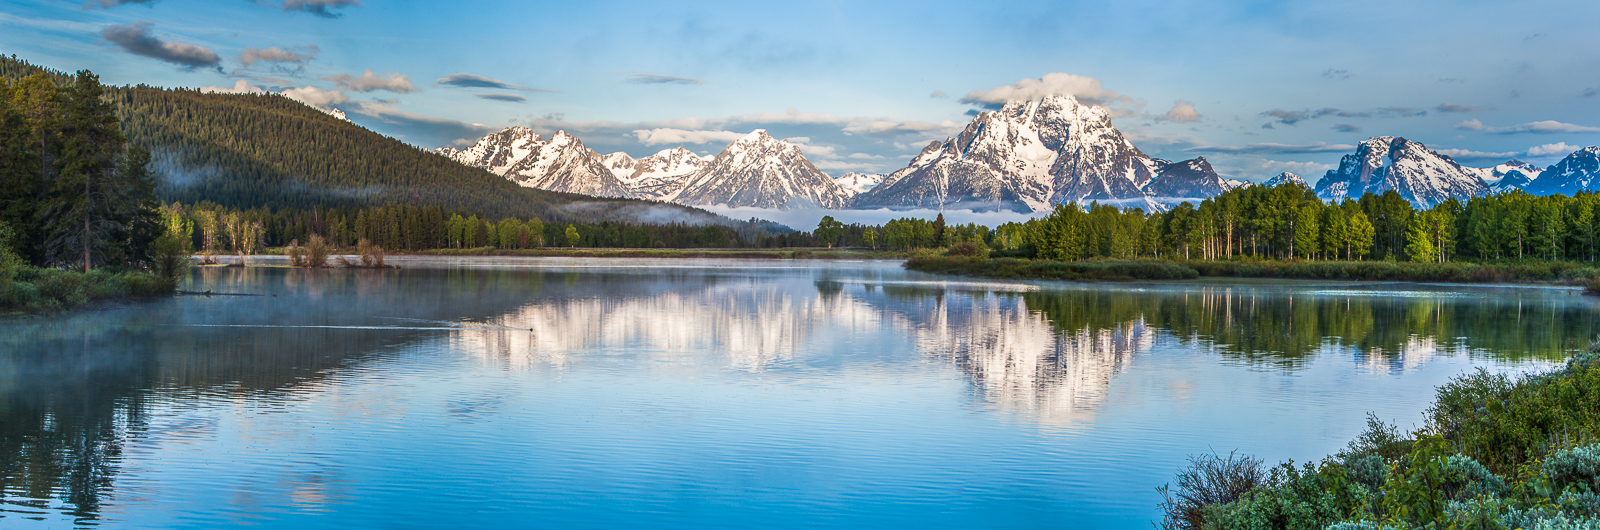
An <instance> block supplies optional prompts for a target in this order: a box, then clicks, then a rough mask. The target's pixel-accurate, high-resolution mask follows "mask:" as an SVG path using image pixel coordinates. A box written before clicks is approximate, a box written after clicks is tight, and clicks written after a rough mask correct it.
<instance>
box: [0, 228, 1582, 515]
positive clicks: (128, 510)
mask: <svg viewBox="0 0 1600 530" xmlns="http://www.w3.org/2000/svg"><path fill="white" fill-rule="evenodd" d="M401 262H402V263H403V264H405V266H406V268H405V269H403V270H398V271H356V270H312V271H308V270H287V269H273V268H260V269H205V270H198V271H196V272H195V275H194V277H193V280H192V283H191V285H190V287H189V288H190V289H199V290H205V289H211V290H214V291H216V292H230V293H253V294H261V295H265V296H252V297H236V296H228V297H224V296H215V297H209V298H207V297H193V296H190V297H179V298H175V299H172V300H166V301H160V302H153V303H146V304H137V305H131V306H126V307H120V308H114V309H107V310H100V311H92V312H82V313H75V314H70V315H65V316H58V317H53V318H48V319H34V320H25V321H10V322H0V527H5V528H66V527H74V526H84V527H87V526H112V527H138V528H150V527H169V528H170V527H176V528H218V527H227V526H238V525H253V526H257V527H265V528H346V527H351V526H364V527H385V528H440V527H517V528H522V527H561V528H616V527H624V526H628V527H648V528H748V527H756V526H760V527H768V528H815V527H921V528H974V527H977V528H1019V527H1065V528H1149V521H1150V520H1151V519H1152V518H1154V517H1155V516H1156V512H1155V504H1156V502H1157V501H1158V496H1157V495H1156V493H1155V490H1154V487H1155V486H1158V485H1160V484H1162V483H1164V482H1167V481H1168V480H1170V478H1171V476H1172V473H1173V472H1174V471H1175V470H1177V469H1178V468H1180V467H1182V465H1183V464H1184V460H1185V457H1186V455H1191V454H1195V453H1202V452H1209V451H1217V452H1221V453H1226V452H1228V451H1232V450H1239V451H1241V452H1244V453H1248V454H1253V455H1257V456H1260V457H1263V458H1265V459H1267V460H1268V461H1278V460H1284V459H1294V460H1297V461H1306V460H1314V459H1318V458H1321V457H1322V456H1324V455H1327V454H1329V453H1331V452H1334V451H1336V450H1338V449H1339V448H1340V447H1341V446H1343V445H1344V444H1345V443H1346V442H1347V441H1348V440H1349V439H1350V438H1352V437H1353V436H1355V435H1356V434H1357V433H1358V432H1360V430H1361V429H1362V427H1363V425H1364V417H1365V414H1366V413H1367V412H1368V411H1372V412H1375V413H1377V414H1378V415H1379V416H1381V417H1383V418H1385V419H1389V420H1392V421H1396V422H1398V423H1399V424H1400V425H1402V426H1415V425H1418V424H1419V423H1420V421H1421V419H1422V415H1421V413H1422V411H1423V410H1424V409H1425V408H1426V407H1427V406H1428V403H1429V402H1430V401H1431V400H1432V397H1433V387H1434V386H1436V385H1438V384H1441V383H1443V382H1445V381H1447V380H1448V379H1449V378H1451V377H1453V376H1456V375H1459V374H1461V373H1463V372H1466V371H1469V370H1473V369H1475V368H1477V367H1483V368H1486V369H1488V370H1492V371H1530V370H1546V369H1549V368H1550V367H1551V366H1553V362H1555V361H1559V360H1560V359H1561V358H1562V357H1563V356H1564V355H1566V354H1567V353H1568V352H1569V351H1572V350H1575V349H1577V348H1579V347H1581V346H1583V345H1586V344H1587V341H1586V340H1585V339H1584V338H1585V337H1592V336H1594V335H1595V333H1596V332H1597V331H1600V319H1597V318H1596V316H1595V315H1596V311H1595V309H1596V307H1595V306H1596V302H1595V301H1593V300H1590V299H1588V298H1585V297H1581V296H1577V295H1576V294H1575V293H1574V292H1573V291H1569V290H1561V289H1531V288H1515V289H1513V288H1483V287H1462V286H1419V285H1409V284H1350V283H1295V284H1256V285H1224V284H1185V285H1157V284H1132V285H1128V284H1098V285H1082V284H1045V283H1029V282H996V281H982V280H964V281H955V280H950V279H947V278H939V277H933V276H926V275H921V274H915V273H907V272H905V271H903V270H901V269H900V268H899V265H898V263H896V262H783V261H726V260H718V261H694V260H610V261H608V260H582V259H456V260H443V259H440V260H426V259H410V260H402V261H401Z"/></svg>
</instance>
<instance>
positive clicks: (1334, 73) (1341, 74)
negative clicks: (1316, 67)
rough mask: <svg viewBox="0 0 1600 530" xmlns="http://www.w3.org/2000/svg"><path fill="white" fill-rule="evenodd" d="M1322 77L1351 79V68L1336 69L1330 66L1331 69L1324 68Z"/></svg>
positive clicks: (1341, 79)
mask: <svg viewBox="0 0 1600 530" xmlns="http://www.w3.org/2000/svg"><path fill="white" fill-rule="evenodd" d="M1322 77H1324V78H1326V79H1337V80H1340V81H1343V80H1345V79H1349V78H1350V71H1349V70H1335V69H1333V68H1329V69H1327V70H1324V71H1323V72H1322Z"/></svg>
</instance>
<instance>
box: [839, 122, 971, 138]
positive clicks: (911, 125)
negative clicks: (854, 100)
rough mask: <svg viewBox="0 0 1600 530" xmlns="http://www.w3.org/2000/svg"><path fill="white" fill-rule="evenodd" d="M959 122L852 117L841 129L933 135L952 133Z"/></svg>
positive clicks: (870, 132)
mask: <svg viewBox="0 0 1600 530" xmlns="http://www.w3.org/2000/svg"><path fill="white" fill-rule="evenodd" d="M960 127H961V125H960V124H957V123H956V122H953V121H950V120H944V121H941V122H939V123H931V122H925V121H918V120H899V121H896V120H873V119H860V118H858V119H853V120H849V121H847V122H846V123H845V125H844V128H843V129H841V130H843V131H844V132H845V134H867V135H872V136H886V137H893V136H901V135H905V134H923V133H934V134H935V135H940V134H950V133H954V131H955V130H959V128H960Z"/></svg>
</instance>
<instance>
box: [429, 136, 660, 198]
mask: <svg viewBox="0 0 1600 530" xmlns="http://www.w3.org/2000/svg"><path fill="white" fill-rule="evenodd" d="M435 152H437V153H439V154H441V155H444V156H447V157H450V158H451V159H454V160H455V161H457V162H460V163H462V164H466V165H469V166H473V167H480V168H483V169H486V170H489V171H490V172H492V173H494V174H496V175H500V176H503V177H506V178H508V179H511V180H512V181H514V182H516V183H518V184H521V185H523V186H527V187H530V188H540V189H546V190H553V191H563V192H567V193H581V194H584V195H594V196H598V197H632V196H633V194H632V193H631V192H629V190H628V189H627V187H626V186H623V184H622V180H621V179H618V178H617V176H616V174H615V173H613V172H612V171H611V168H609V167H606V164H605V161H604V159H603V158H601V157H600V155H599V154H598V153H595V152H594V151H593V150H591V149H589V148H588V147H585V146H584V145H583V142H582V141H579V140H578V139H577V138H576V137H574V136H572V135H570V134H567V132H566V131H556V134H555V135H553V136H551V137H550V139H549V140H548V141H547V140H545V139H543V138H541V137H540V136H539V135H538V134H535V133H534V132H533V130H532V129H529V128H527V127H507V128H505V129H502V130H500V131H498V132H494V133H490V134H489V135H487V136H484V137H483V138H481V139H479V140H478V143H476V144H474V145H473V146H472V147H468V148H466V149H453V148H449V147H444V148H439V149H437V150H435ZM624 156H626V155H624Z"/></svg>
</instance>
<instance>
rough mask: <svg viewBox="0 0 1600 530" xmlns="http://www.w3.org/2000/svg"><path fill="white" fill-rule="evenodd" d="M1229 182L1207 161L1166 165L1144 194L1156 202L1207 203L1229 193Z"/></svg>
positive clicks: (1197, 160) (1197, 159) (1200, 158)
mask: <svg viewBox="0 0 1600 530" xmlns="http://www.w3.org/2000/svg"><path fill="white" fill-rule="evenodd" d="M1232 187H1233V186H1230V185H1229V184H1228V182H1227V181H1225V180H1223V179H1222V177H1221V176H1219V175H1217V171H1216V170H1215V169H1213V168H1212V167H1211V163H1210V162H1207V161H1206V157H1203V156H1202V157H1198V158H1195V159H1194V160H1184V161H1182V162H1174V163H1170V164H1166V165H1165V167H1163V168H1162V169H1161V172H1160V173H1158V174H1157V175H1156V178H1155V180H1152V181H1150V183H1149V184H1148V185H1146V186H1145V187H1144V193H1145V194H1146V195H1149V196H1151V197H1152V198H1154V199H1156V200H1158V201H1159V200H1161V199H1178V198H1185V199H1205V198H1207V197H1213V196H1216V195H1218V194H1221V193H1222V192H1224V191H1228V190H1229V189H1230V188H1232Z"/></svg>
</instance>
